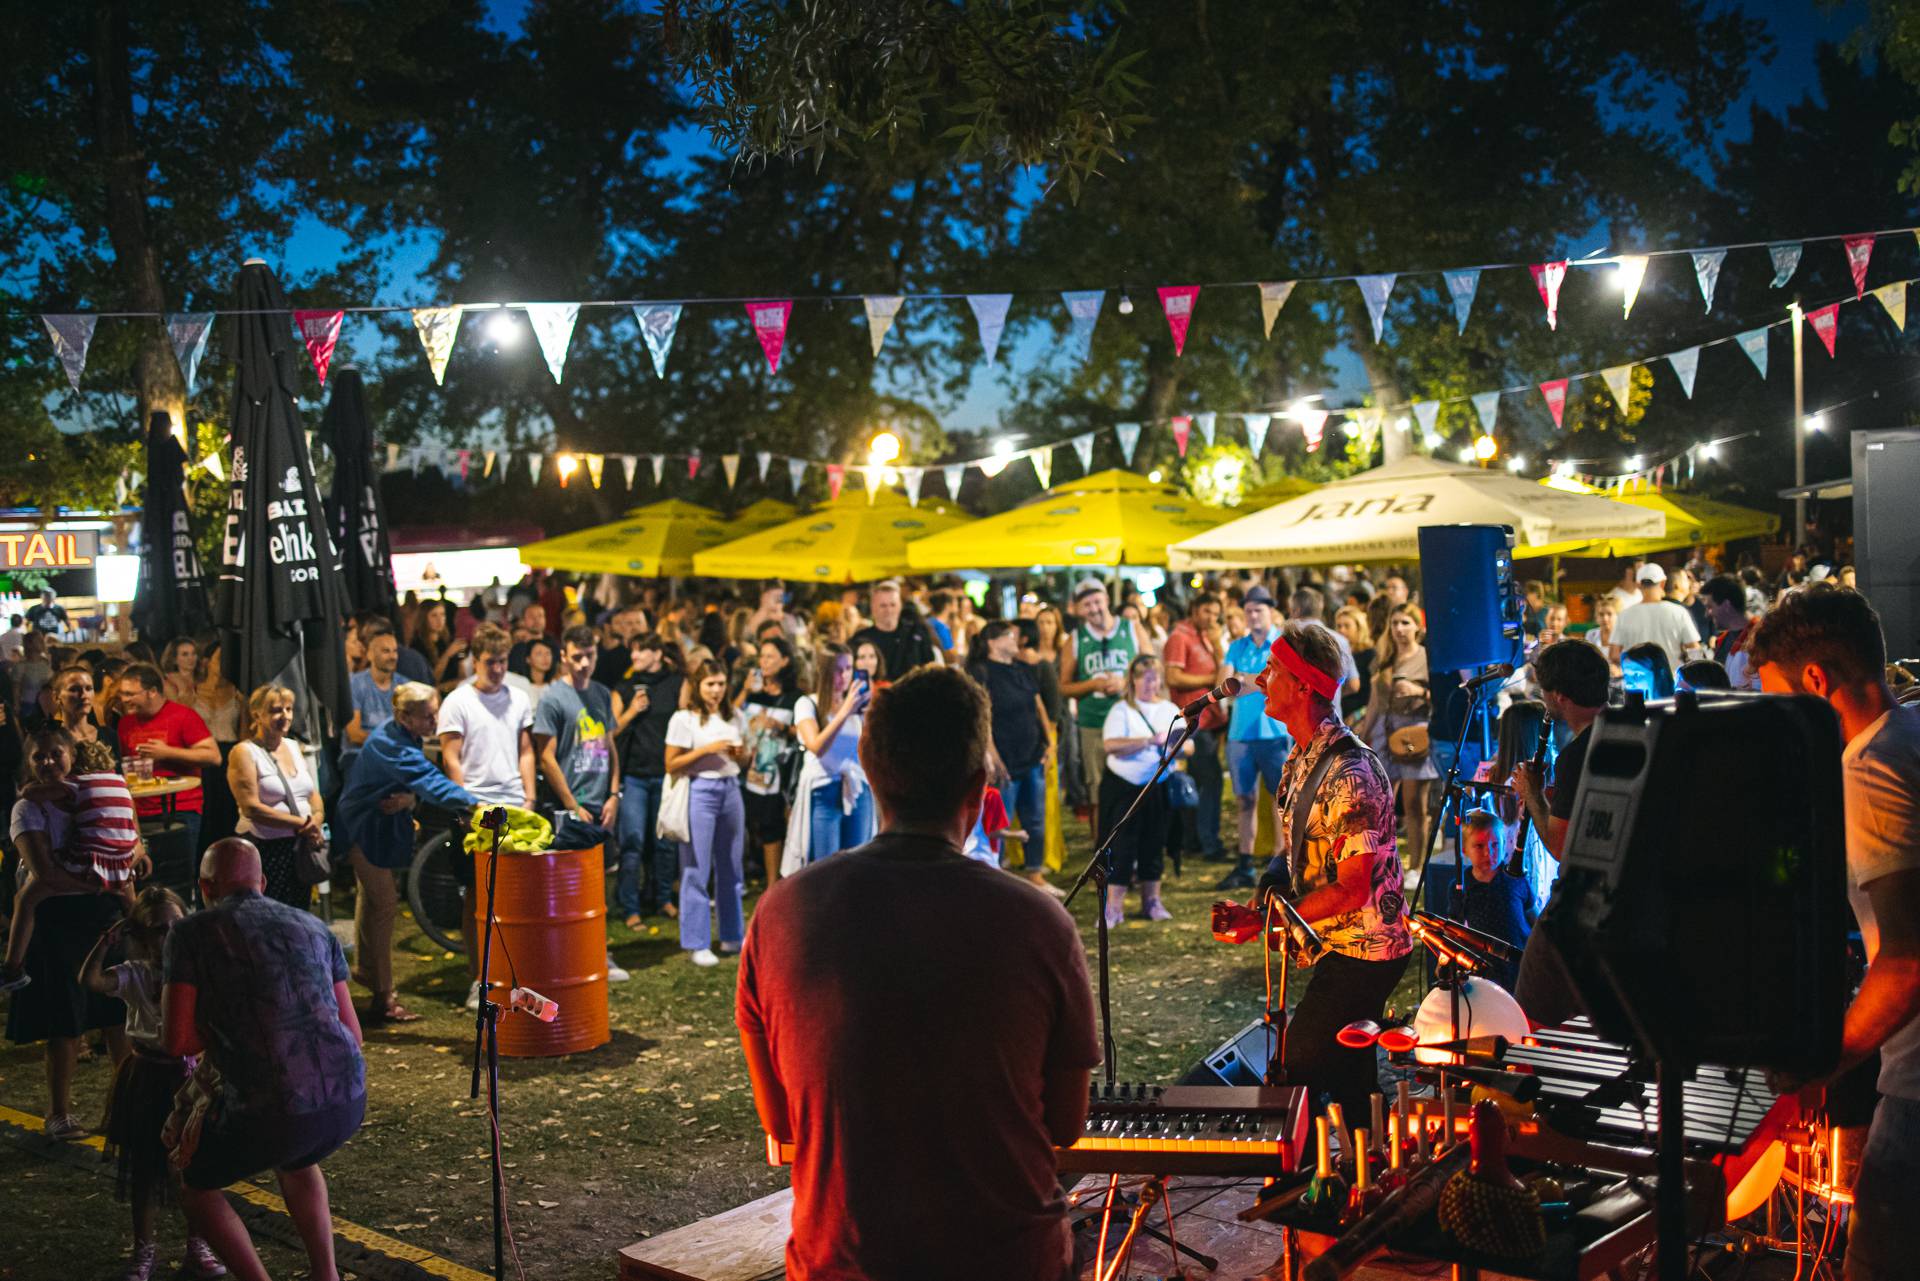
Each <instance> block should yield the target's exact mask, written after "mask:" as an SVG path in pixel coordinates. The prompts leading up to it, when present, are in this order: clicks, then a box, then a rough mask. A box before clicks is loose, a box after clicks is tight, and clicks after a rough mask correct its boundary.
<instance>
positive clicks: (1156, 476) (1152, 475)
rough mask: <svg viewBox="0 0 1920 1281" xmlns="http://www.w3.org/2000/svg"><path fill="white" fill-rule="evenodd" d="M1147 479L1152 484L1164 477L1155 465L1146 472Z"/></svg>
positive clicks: (1156, 483) (1157, 482)
mask: <svg viewBox="0 0 1920 1281" xmlns="http://www.w3.org/2000/svg"><path fill="white" fill-rule="evenodd" d="M1147 479H1148V480H1149V481H1150V482H1152V483H1153V484H1155V485H1158V484H1159V483H1160V482H1161V481H1162V480H1163V479H1165V478H1164V477H1163V476H1161V474H1160V469H1159V468H1158V467H1156V468H1154V469H1153V470H1152V471H1150V472H1148V473H1147Z"/></svg>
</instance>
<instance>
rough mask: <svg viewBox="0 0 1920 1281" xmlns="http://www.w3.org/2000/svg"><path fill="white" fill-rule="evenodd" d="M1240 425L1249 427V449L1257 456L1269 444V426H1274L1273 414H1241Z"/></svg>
mask: <svg viewBox="0 0 1920 1281" xmlns="http://www.w3.org/2000/svg"><path fill="white" fill-rule="evenodd" d="M1240 425H1241V426H1242V427H1245V428H1246V429H1247V451H1248V452H1249V453H1251V454H1252V455H1253V456H1254V457H1255V458H1258V457H1260V451H1261V450H1262V449H1265V448H1266V445H1267V428H1269V427H1271V426H1273V415H1272V414H1241V415H1240Z"/></svg>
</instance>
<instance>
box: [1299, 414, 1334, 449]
mask: <svg viewBox="0 0 1920 1281" xmlns="http://www.w3.org/2000/svg"><path fill="white" fill-rule="evenodd" d="M1293 416H1294V417H1295V418H1296V419H1297V420H1299V423H1300V431H1301V433H1302V434H1304V435H1305V436H1306V438H1307V452H1308V453H1309V454H1311V453H1313V452H1314V451H1315V450H1317V449H1319V448H1320V441H1321V438H1322V437H1324V436H1325V435H1326V431H1327V419H1328V418H1329V417H1330V416H1331V415H1329V414H1328V412H1327V411H1326V410H1324V409H1296V410H1295V411H1294V415H1293Z"/></svg>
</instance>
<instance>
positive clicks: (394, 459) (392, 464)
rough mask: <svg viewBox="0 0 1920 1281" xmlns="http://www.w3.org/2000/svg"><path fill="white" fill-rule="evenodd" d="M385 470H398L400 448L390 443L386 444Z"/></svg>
mask: <svg viewBox="0 0 1920 1281" xmlns="http://www.w3.org/2000/svg"><path fill="white" fill-rule="evenodd" d="M387 470H388V471H399V470H400V446H398V445H396V444H394V443H393V442H392V441H388V442H387Z"/></svg>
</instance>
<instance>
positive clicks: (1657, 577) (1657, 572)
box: [1634, 561, 1667, 583]
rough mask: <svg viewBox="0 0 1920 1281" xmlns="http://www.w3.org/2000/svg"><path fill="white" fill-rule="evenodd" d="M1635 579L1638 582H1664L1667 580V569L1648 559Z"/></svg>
mask: <svg viewBox="0 0 1920 1281" xmlns="http://www.w3.org/2000/svg"><path fill="white" fill-rule="evenodd" d="M1634 581H1635V582H1637V583H1664V582H1666V581H1667V571H1666V570H1664V569H1662V568H1660V567H1659V566H1658V565H1656V564H1654V563H1653V562H1652V561H1648V562H1647V563H1646V564H1644V565H1642V566H1641V567H1640V572H1639V573H1638V574H1636V575H1635V576H1634Z"/></svg>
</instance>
